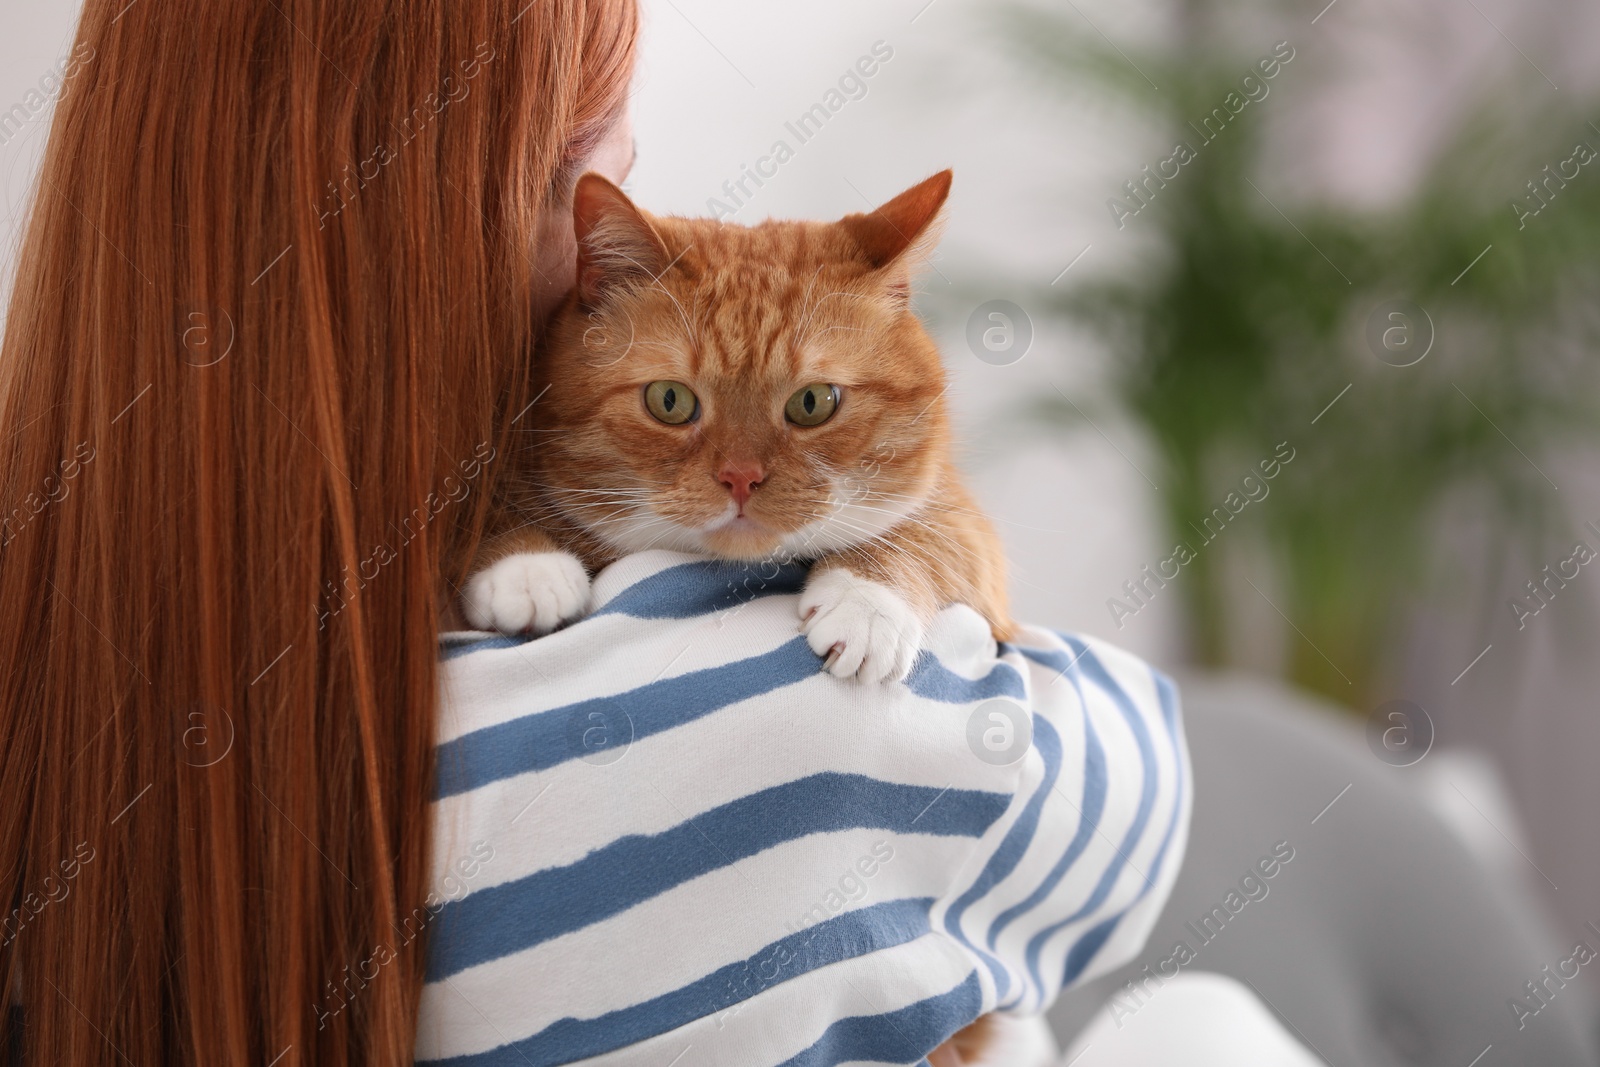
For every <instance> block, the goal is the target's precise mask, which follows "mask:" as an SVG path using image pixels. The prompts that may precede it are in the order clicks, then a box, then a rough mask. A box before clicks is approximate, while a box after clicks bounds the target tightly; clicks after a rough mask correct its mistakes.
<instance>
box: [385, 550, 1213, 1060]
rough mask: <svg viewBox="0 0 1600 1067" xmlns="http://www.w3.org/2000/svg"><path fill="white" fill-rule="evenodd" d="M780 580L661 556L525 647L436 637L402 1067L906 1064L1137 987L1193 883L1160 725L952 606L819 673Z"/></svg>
mask: <svg viewBox="0 0 1600 1067" xmlns="http://www.w3.org/2000/svg"><path fill="white" fill-rule="evenodd" d="M804 579H805V568H804V567H802V566H799V565H789V566H782V567H780V566H777V565H775V564H774V565H766V566H764V567H763V566H757V565H742V564H732V563H726V562H719V561H711V560H705V559H701V558H698V557H693V556H687V555H682V554H679V553H674V552H663V551H652V552H645V553H640V554H637V555H633V556H629V557H626V558H624V559H622V560H620V561H618V562H617V563H615V564H613V565H612V566H610V567H609V568H607V569H606V570H604V571H603V572H602V573H601V574H600V575H599V576H598V577H597V578H596V580H595V585H594V598H593V610H592V614H590V615H589V616H588V617H586V618H584V619H582V620H580V621H578V622H577V623H575V624H573V625H571V626H569V627H567V628H566V629H564V630H561V631H558V632H556V633H554V634H551V635H549V636H547V637H542V638H539V639H538V640H529V639H525V638H516V637H504V636H495V635H489V634H484V633H476V632H475V633H458V634H448V635H445V637H444V639H443V642H442V643H443V657H444V662H443V664H442V675H443V678H442V705H441V714H440V724H439V737H438V747H437V756H438V786H437V791H436V796H435V803H434V816H435V819H436V835H437V844H436V848H435V852H436V856H435V861H434V885H435V887H436V891H435V895H434V896H433V897H431V898H430V904H429V906H428V907H427V908H426V910H425V911H424V912H423V914H422V916H421V918H422V920H423V921H424V922H425V923H426V925H427V933H428V938H429V941H428V965H427V978H426V984H425V986H424V989H423V995H422V1008H421V1017H420V1022H419V1030H418V1040H417V1051H416V1055H417V1060H418V1062H420V1063H426V1064H430V1065H432V1064H441V1065H443V1064H448V1065H452V1067H456V1065H460V1067H466V1065H469V1064H470V1065H474V1067H477V1065H484V1067H488V1065H502V1064H504V1065H513V1064H514V1065H523V1067H545V1065H551V1064H568V1063H585V1064H588V1063H593V1064H605V1065H607V1067H623V1065H627V1067H635V1065H637V1067H668V1065H669V1064H671V1065H672V1067H767V1065H778V1064H797V1065H798V1064H804V1065H814V1067H832V1065H836V1064H845V1063H849V1064H859V1063H882V1064H919V1063H922V1062H924V1058H925V1057H926V1055H927V1054H928V1053H929V1052H930V1051H931V1050H932V1049H934V1048H935V1047H936V1046H937V1045H939V1044H940V1043H941V1042H942V1041H943V1040H944V1039H945V1038H946V1037H947V1036H949V1035H950V1034H951V1033H952V1032H954V1031H955V1030H957V1029H959V1028H961V1027H962V1026H964V1025H966V1024H967V1023H969V1022H971V1021H972V1020H973V1019H974V1018H976V1017H977V1016H978V1015H980V1014H982V1013H985V1012H989V1011H996V1010H998V1011H1004V1012H1017V1013H1023V1014H1029V1013H1037V1012H1040V1011H1042V1010H1043V1009H1045V1008H1046V1007H1048V1006H1049V1004H1050V1003H1051V1001H1052V999H1053V998H1054V997H1055V996H1056V994H1057V992H1059V990H1060V989H1061V988H1062V986H1063V985H1066V984H1069V983H1074V982H1081V981H1085V980H1087V979H1089V978H1091V977H1093V976H1095V975H1097V974H1100V973H1103V972H1105V971H1107V970H1110V969H1112V968H1114V967H1116V966H1117V965H1119V964H1121V963H1124V962H1126V961H1127V960H1129V959H1130V958H1132V956H1133V955H1134V954H1135V953H1136V952H1137V951H1138V949H1139V948H1140V946H1141V945H1142V944H1143V942H1144V940H1145V938H1146V936H1147V935H1148V933H1149V931H1150V928H1151V926H1152V925H1153V924H1154V922H1155V920H1156V918H1157V916H1158V914H1159V912H1160V910H1161V907H1162V905H1163V903H1164V902H1165V900H1166V897H1167V894H1168V892H1169V890H1170V889H1171V886H1172V883H1173V880H1174V879H1175V877H1176V875H1177V871H1178V867H1179V864H1180V863H1181V861H1182V856H1183V849H1184V842H1185V836H1186V833H1187V829H1188V822H1189V808H1190V788H1189V764H1188V755H1187V752H1186V750H1185V747H1184V741H1183V728H1182V723H1181V719H1180V717H1179V710H1178V700H1177V694H1176V691H1175V690H1174V688H1173V686H1172V685H1171V683H1170V682H1168V680H1167V679H1166V678H1165V677H1163V676H1162V675H1160V674H1158V673H1157V672H1155V671H1153V670H1151V669H1150V668H1149V667H1148V666H1147V665H1145V664H1144V663H1143V662H1141V661H1140V660H1138V659H1136V658H1134V657H1133V656H1131V655H1129V654H1127V653H1125V652H1122V651H1120V650H1118V649H1116V648H1113V647H1111V646H1109V645H1105V644H1102V643H1100V642H1098V641H1095V640H1091V639H1087V638H1081V637H1072V636H1067V635H1062V634H1057V633H1053V632H1050V631H1047V630H1043V629H1039V628H1034V627H1023V628H1022V630H1021V634H1020V636H1019V637H1018V638H1017V640H1016V641H1015V643H1002V644H999V645H998V646H997V645H996V642H995V641H994V639H993V638H992V637H991V636H990V634H989V628H988V624H987V623H986V622H984V620H983V619H982V618H981V617H980V616H979V615H978V614H977V613H976V612H974V611H973V610H972V609H970V608H968V607H965V606H962V605H957V606H952V607H949V608H946V609H945V610H944V611H942V612H940V613H939V615H938V616H937V617H936V618H935V619H934V621H933V622H932V624H931V625H930V627H929V629H928V632H927V635H926V638H925V641H924V644H923V648H922V651H921V652H920V653H919V656H918V659H917V661H916V665H915V667H914V669H913V670H912V672H911V674H910V676H909V677H908V678H907V679H906V680H905V681H904V682H901V683H890V684H884V685H866V684H862V683H858V682H855V681H848V680H840V679H838V678H835V677H833V676H832V675H829V674H827V673H825V672H824V671H822V670H821V664H820V661H819V660H818V658H817V656H816V655H815V654H814V653H812V652H811V650H810V649H809V648H808V647H807V645H806V642H805V639H804V638H803V637H802V636H800V634H799V632H798V619H797V616H796V609H795V605H796V601H797V599H798V594H799V590H800V587H801V585H802V583H803V582H804Z"/></svg>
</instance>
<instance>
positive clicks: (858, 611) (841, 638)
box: [799, 567, 923, 682]
mask: <svg viewBox="0 0 1600 1067" xmlns="http://www.w3.org/2000/svg"><path fill="white" fill-rule="evenodd" d="M799 609H800V619H801V622H800V632H801V633H803V634H805V635H806V643H807V644H809V645H810V646H811V651H813V652H815V653H816V654H817V655H819V656H824V657H826V656H828V655H829V654H830V653H834V652H837V655H836V656H834V659H833V664H832V666H830V667H829V668H828V670H829V671H830V672H832V673H833V674H834V675H835V676H837V677H839V678H849V677H852V676H853V677H855V678H857V679H859V680H860V681H863V682H881V681H884V680H894V681H899V680H900V679H902V678H904V677H905V676H906V675H908V674H910V673H911V665H912V664H913V663H914V662H915V661H916V658H917V649H918V648H919V647H921V645H922V630H923V626H922V620H921V619H920V618H919V617H918V616H917V613H916V611H915V610H914V609H913V608H912V607H911V605H910V604H908V603H907V602H906V599H905V597H903V596H901V595H900V593H899V592H897V591H896V590H894V589H892V588H890V587H889V586H887V585H884V584H883V583H881V582H874V581H869V580H868V579H866V578H860V577H857V576H856V575H854V574H851V573H850V572H849V571H847V570H845V569H844V568H842V567H835V568H830V569H828V570H825V571H822V572H820V573H816V574H813V575H812V576H811V577H810V578H809V579H808V580H807V581H806V587H805V590H804V591H803V592H802V593H801V594H800V605H799Z"/></svg>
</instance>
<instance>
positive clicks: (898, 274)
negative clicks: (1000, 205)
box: [463, 171, 1011, 682]
mask: <svg viewBox="0 0 1600 1067" xmlns="http://www.w3.org/2000/svg"><path fill="white" fill-rule="evenodd" d="M949 190H950V172H949V171H944V172H943V173H940V174H936V175H934V176H933V177H931V178H929V179H927V180H926V181H924V182H922V183H921V184H919V185H917V186H915V187H913V188H911V189H909V190H907V191H906V192H904V193H901V194H900V195H899V196H897V197H895V198H894V199H893V200H890V201H889V202H888V203H886V204H884V205H883V206H882V207H880V208H878V209H877V210H876V211H873V212H871V213H870V214H857V215H849V216H847V217H845V218H843V219H841V220H839V221H838V222H833V223H818V222H765V223H762V224H760V225H758V226H751V227H745V226H739V225H734V224H731V223H724V222H715V221H711V220H708V219H685V218H665V217H657V216H653V215H650V214H647V213H646V212H644V211H641V210H640V209H639V208H637V207H635V206H634V204H633V203H632V201H630V200H629V199H628V197H627V196H626V195H625V194H624V193H623V192H622V191H621V190H620V189H618V188H617V187H616V186H614V185H612V184H611V183H610V182H608V181H607V180H606V179H604V178H602V177H600V176H599V175H598V174H585V175H584V176H583V177H582V178H580V179H579V180H578V184H577V187H576V190H575V192H574V194H573V208H572V210H573V222H574V228H575V232H576V236H577V242H578V276H577V285H576V286H575V288H574V289H573V292H572V293H571V295H570V296H569V297H568V298H567V300H566V302H565V304H564V305H563V306H562V308H561V309H560V310H559V311H558V312H557V313H556V315H555V317H554V318H553V320H552V322H551V325H550V327H549V328H548V330H547V331H546V334H545V337H544V338H543V342H542V344H541V346H540V348H539V355H538V357H537V359H536V360H535V363H534V382H533V385H534V390H535V395H536V396H537V397H538V400H537V401H536V402H535V403H534V404H533V405H532V406H531V407H530V408H529V409H528V410H527V411H526V413H525V416H524V417H525V419H526V420H527V421H528V422H530V423H531V425H530V426H528V427H527V428H528V429H529V430H530V431H532V432H531V433H530V434H529V440H530V442H531V443H530V444H529V446H528V448H527V449H526V452H525V453H524V454H523V457H522V458H518V459H513V461H512V462H513V463H518V464H520V465H521V466H520V467H519V469H518V471H517V473H516V474H515V475H514V476H513V488H512V490H511V498H510V500H509V503H510V505H511V507H510V508H509V509H508V511H509V512H510V513H509V514H508V515H507V517H506V518H507V522H506V525H507V526H508V527H509V528H508V529H506V530H505V531H504V532H502V533H499V534H497V535H495V536H492V537H491V538H490V539H489V540H488V541H487V542H486V543H485V545H484V547H483V549H482V551H481V552H480V554H479V557H478V560H477V565H478V567H479V568H480V569H479V570H478V571H477V572H476V573H475V574H473V575H472V577H471V578H470V579H469V580H468V582H467V586H466V589H465V591H464V597H463V599H464V604H463V608H464V613H465V616H466V618H467V620H468V621H469V622H470V623H471V624H472V625H474V626H477V627H480V628H483V629H493V630H500V631H503V632H512V633H516V632H532V633H535V634H543V633H547V632H549V631H550V630H552V629H554V628H555V627H557V626H559V625H561V624H562V623H564V622H566V621H568V620H570V619H573V618H576V617H578V616H579V615H582V614H583V612H584V611H585V608H586V605H587V601H588V592H589V575H590V573H592V572H593V571H595V570H597V569H599V568H601V567H603V566H605V565H606V564H608V563H610V562H612V561H613V560H615V559H617V558H619V557H620V556H623V555H625V554H627V553H629V552H638V551H642V550H644V549H649V548H669V549H675V550H678V551H682V552H691V553H699V554H705V555H711V556H716V557H721V558H725V559H731V560H752V561H756V560H777V561H779V562H783V561H787V560H791V559H798V560H803V561H812V562H813V565H812V567H811V570H810V574H809V577H808V578H807V581H806V585H805V589H804V591H803V593H802V595H801V598H800V601H799V611H800V616H801V617H800V619H799V627H800V629H801V631H802V632H803V633H804V634H805V635H806V638H807V641H808V643H809V644H810V646H811V648H812V650H813V651H815V652H816V653H817V654H818V655H819V656H825V657H827V663H826V666H827V669H828V670H829V671H831V672H832V673H833V674H835V675H837V676H839V677H854V678H857V679H859V680H861V681H866V682H878V681H884V680H899V679H902V678H904V677H905V676H906V675H907V674H908V673H909V672H910V670H911V666H912V662H913V660H914V659H915V656H916V652H917V649H918V646H919V645H920V644H921V641H922V635H923V631H924V628H925V626H926V624H927V622H928V621H929V620H930V619H931V618H932V616H933V615H934V613H935V612H937V611H938V610H939V609H940V608H941V607H943V606H945V605H946V604H950V603H955V602H962V603H966V604H969V605H971V606H972V607H974V608H976V609H977V610H978V611H979V612H981V613H982V614H983V615H984V617H985V618H987V619H988V621H989V624H990V626H991V628H992V629H993V631H994V634H995V636H996V637H998V638H1002V639H1003V638H1005V637H1006V636H1008V634H1009V633H1010V627H1011V624H1010V619H1009V616H1008V614H1007V607H1006V599H1005V561H1004V557H1003V555H1002V550H1001V546H1000V543H999V541H998V539H997V538H996V536H995V534H994V531H993V529H992V528H991V527H990V525H989V522H988V520H987V519H986V518H985V517H984V516H983V515H982V514H981V513H980V512H979V511H978V510H977V508H976V507H975V506H974V505H973V502H972V500H971V498H970V497H969V496H968V494H967V491H966V489H965V487H964V486H963V485H962V483H961V479H960V476H959V475H958V473H957V471H956V468H955V465H954V463H953V462H952V459H951V455H950V431H949V425H948V417H947V414H946V411H945V403H944V394H945V391H946V390H947V389H948V384H947V381H946V377H945V372H944V368H943V366H942V364H941V362H940V358H939V351H938V349H937V347H936V346H935V345H934V343H933V340H932V339H931V338H930V337H929V336H928V334H927V333H926V331H924V330H923V328H922V325H921V323H920V322H918V321H917V318H916V316H915V315H913V314H912V312H911V308H910V292H911V282H912V278H913V274H914V272H915V271H916V269H917V268H918V267H919V266H920V265H921V263H922V261H923V260H924V259H925V258H926V256H927V254H928V253H929V252H930V251H931V250H932V246H933V244H934V241H935V239H936V238H935V234H936V231H937V229H938V225H937V224H938V219H939V213H940V209H941V208H942V207H943V205H944V201H945V198H946V196H947V195H948V194H949Z"/></svg>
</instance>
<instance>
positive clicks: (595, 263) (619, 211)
mask: <svg viewBox="0 0 1600 1067" xmlns="http://www.w3.org/2000/svg"><path fill="white" fill-rule="evenodd" d="M572 229H573V233H574V235H575V236H576V237H577V240H578V298H579V299H580V300H582V301H583V303H584V304H586V305H588V306H591V307H593V306H596V305H598V304H600V303H602V302H604V300H605V297H606V296H607V295H608V294H609V293H611V292H614V291H615V290H617V289H618V288H621V287H623V286H629V285H637V284H641V283H645V284H647V283H649V282H650V281H651V280H653V279H655V278H657V277H660V275H661V272H662V271H664V270H666V269H667V264H668V256H667V246H666V245H665V244H663V243H662V240H661V236H660V235H659V234H657V233H656V231H655V227H653V226H651V225H650V220H649V219H647V218H645V216H644V213H643V212H641V211H640V210H639V209H638V208H636V207H634V205H633V201H632V200H629V199H628V194H626V193H624V192H623V191H622V190H621V189H618V188H617V187H616V186H615V185H613V184H611V182H609V181H607V180H606V179H605V178H603V177H601V176H600V175H599V174H595V173H594V172H592V171H591V172H589V173H588V174H585V175H583V176H582V177H581V178H579V179H578V184H577V186H576V187H575V188H574V189H573V191H572Z"/></svg>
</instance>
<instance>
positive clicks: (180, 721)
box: [0, 0, 636, 1067]
mask: <svg viewBox="0 0 1600 1067" xmlns="http://www.w3.org/2000/svg"><path fill="white" fill-rule="evenodd" d="M635 34H636V13H635V10H634V6H633V0H537V2H532V3H528V2H525V0H448V2H446V0H359V2H358V0H341V2H338V3H335V2H333V0H266V2H264V3H252V2H229V3H219V2H215V0H159V2H158V0H136V2H134V3H132V4H129V3H128V2H127V0H88V3H87V5H86V9H85V11H84V14H83V17H82V22H81V24H80V26H79V29H78V36H77V40H76V42H75V45H74V49H73V52H72V56H73V57H74V61H75V62H74V64H73V65H72V66H71V68H70V74H69V78H68V80H67V83H66V86H65V88H64V90H63V92H62V96H61V99H60V101H59V104H58V109H57V112H56V116H55V119H54V127H53V129H52V131H51V136H50V141H49V147H48V149H47V151H46V156H45V161H44V166H43V172H42V175H41V177H40V181H39V185H38V190H37V196H36V199H35V203H34V205H33V209H32V217H31V219H30V221H29V223H28V227H27V232H26V238H25V241H24V244H23V247H22V252H21V259H20V268H19V273H18V277H17V281H16V286H15V290H14V293H13V298H12V302H11V306H10V311H9V318H8V320H7V323H6V334H5V341H4V348H3V350H0V442H3V446H0V615H3V616H4V618H5V619H6V623H5V625H4V627H3V628H0V798H3V800H0V1006H3V1007H4V1008H6V1009H8V1010H6V1011H5V1012H3V1013H0V1058H3V1056H4V1051H3V1050H4V1049H5V1048H6V1047H7V1044H8V1043H11V1042H17V1041H18V1040H19V1034H18V1020H19V1019H20V1020H23V1025H22V1026H21V1028H20V1031H21V1032H20V1043H21V1046H22V1048H23V1055H24V1058H25V1060H26V1061H27V1062H29V1063H43V1062H46V1061H52V1062H54V1061H60V1062H66V1063H72V1064H112V1063H129V1062H131V1063H139V1064H176V1063H197V1064H208V1065H209V1064H224V1063H232V1064H244V1063H247V1062H249V1063H256V1064H267V1063H272V1062H278V1063H280V1064H282V1065H283V1067H288V1065H290V1064H295V1063H332V1064H343V1063H406V1062H409V1061H410V1054H411V1042H412V1038H413V1030H414V1025H415V1014H416V1006H417V1000H418V995H419V990H420V985H421V975H422V964H423V961H422V959H421V949H422V945H423V938H415V939H413V938H410V937H407V936H406V934H405V933H402V932H401V931H402V930H407V929H411V928H413V927H415V925H416V920H415V917H416V916H418V915H419V914H420V915H424V916H425V915H426V912H425V911H423V912H419V911H418V909H419V908H424V907H425V905H424V902H425V900H426V899H427V896H428V893H429V890H430V888H431V887H430V886H428V885H427V884H426V882H427V880H428V877H429V875H428V869H429V853H428V850H429V847H430V835H429V812H428V797H429V792H430V788H431V773H432V767H431V760H430V742H431V738H432V735H433V730H434V713H435V685H436V678H435V674H436V672H435V659H436V649H435V642H436V637H437V631H438V622H437V613H438V611H439V608H440V605H441V603H442V602H443V601H444V600H445V598H447V597H449V596H450V595H452V593H451V590H452V588H453V587H454V585H455V584H457V583H458V582H459V579H460V577H461V568H462V565H463V561H464V560H465V559H466V558H467V556H468V554H469V553H470V552H471V550H472V548H473V545H474V544H475V543H476V541H477V539H478V538H479V536H480V535H481V531H482V529H483V527H484V524H485V518H486V514H487V511H488V508H489V505H490V501H491V497H492V495H493V492H494V480H495V475H496V473H497V471H498V469H499V465H500V464H499V460H501V459H503V457H504V454H505V452H506V450H507V442H508V440H509V438H508V436H507V435H508V432H509V431H508V429H507V426H508V423H509V421H510V418H511V417H513V416H514V415H515V413H516V412H517V411H519V410H521V409H522V407H523V406H524V405H525V404H526V402H527V400H528V399H529V398H528V397H527V396H526V395H525V394H526V377H527V362H528V358H529V353H530V351H531V344H532V339H533V335H534V332H535V329H536V325H537V324H536V323H535V322H534V321H533V313H532V311H531V310H530V299H531V295H532V292H533V289H534V286H535V281H536V279H535V273H536V268H535V265H534V259H533V253H534V250H533V235H534V234H535V233H537V232H539V224H540V220H541V217H542V214H543V212H544V211H545V210H546V209H547V208H549V206H550V204H551V202H552V197H553V196H554V197H559V194H560V190H561V189H562V187H563V184H564V183H569V182H570V180H571V178H572V177H573V176H574V173H573V172H574V171H575V170H576V169H578V168H579V165H580V164H581V162H582V160H583V159H584V158H586V156H587V154H588V152H589V150H590V149H591V148H592V147H593V146H594V145H595V144H596V143H598V142H599V141H600V140H601V139H602V138H603V136H604V134H605V133H606V130H607V127H608V125H609V124H610V123H611V122H612V121H613V120H614V119H615V117H616V116H617V115H618V114H619V112H620V110H621V107H622V104H623V103H624V100H625V96H626V93H627V90H628V80H629V76H630V74H631V70H632V65H633V51H634V40H635ZM402 943H403V944H404V946H405V947H403V948H397V950H396V951H395V952H394V953H393V954H392V958H388V957H387V956H381V955H377V954H376V953H375V949H376V947H377V946H380V945H384V946H391V947H395V946H399V945H401V944H402ZM375 956H376V958H378V959H380V960H382V962H381V963H380V964H375V963H374V962H373V960H374V959H375ZM357 970H359V971H360V972H361V979H360V981H359V982H355V983H352V982H351V981H350V979H349V975H350V974H351V973H352V972H354V971H357ZM335 992H336V993H337V1000H336V1001H335V1000H333V997H334V995H335ZM330 1003H337V1004H338V1005H339V1007H340V1010H338V1011H333V1010H331V1009H330V1008H329V1007H328V1005H329V1004H330ZM280 1056H281V1057H282V1058H281V1060H275V1058H277V1057H280Z"/></svg>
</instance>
